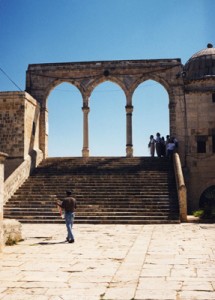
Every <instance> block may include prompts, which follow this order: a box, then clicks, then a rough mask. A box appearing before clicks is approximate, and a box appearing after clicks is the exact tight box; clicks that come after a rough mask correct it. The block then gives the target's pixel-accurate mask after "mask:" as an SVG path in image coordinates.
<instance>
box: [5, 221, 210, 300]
mask: <svg viewBox="0 0 215 300" xmlns="http://www.w3.org/2000/svg"><path fill="white" fill-rule="evenodd" d="M22 227H23V237H24V241H22V242H20V243H19V244H17V245H15V246H7V247H5V248H4V252H3V253H1V254H0V257H1V261H0V299H4V300H9V299H11V300H12V299H15V300H25V299H28V300H29V299H36V300H48V299H49V300H58V299H65V300H67V299H68V300H131V299H132V300H134V299H135V300H146V299H148V300H149V299H150V300H194V299H195V300H212V299H213V300H214V299H215V234H214V230H215V224H195V223H186V224H185V223H184V224H180V225H79V224H75V225H74V234H75V238H76V241H75V243H74V244H68V243H65V242H64V240H65V236H66V228H65V226H64V224H48V225H43V224H38V225H36V224H33V225H29V224H24V225H23V226H22Z"/></svg>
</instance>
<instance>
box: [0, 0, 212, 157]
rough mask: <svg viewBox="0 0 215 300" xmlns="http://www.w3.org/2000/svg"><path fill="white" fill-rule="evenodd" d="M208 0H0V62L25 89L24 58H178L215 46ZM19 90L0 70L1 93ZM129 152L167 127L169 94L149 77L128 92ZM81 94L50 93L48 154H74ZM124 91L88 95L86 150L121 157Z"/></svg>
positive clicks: (137, 151) (71, 90) (109, 87)
mask: <svg viewBox="0 0 215 300" xmlns="http://www.w3.org/2000/svg"><path fill="white" fill-rule="evenodd" d="M214 13H215V1H214V0H180V1H178V0H177V1H175V0H162V1H161V0H0V67H1V69H2V70H4V72H6V74H7V75H8V76H9V77H10V78H11V79H12V80H13V81H14V82H15V83H16V85H17V86H18V87H19V88H20V89H21V90H25V75H26V70H27V67H28V64H33V63H49V62H76V61H77V62H79V61H100V60H124V59H159V58H181V60H182V63H183V64H185V63H186V61H187V60H188V59H189V58H190V57H191V56H192V55H193V54H194V53H196V52H198V51H199V50H201V49H204V48H206V46H207V44H208V43H212V44H213V45H215V30H214V28H215V18H214ZM17 90H18V88H17V87H16V86H15V85H14V84H13V83H12V82H11V81H10V80H9V79H8V78H7V77H6V76H5V74H3V72H1V71H0V91H17ZM133 102H134V103H133V104H134V112H133V146H134V155H135V156H142V155H149V153H148V149H147V143H148V137H149V135H150V134H155V133H156V132H157V131H160V132H161V134H162V135H164V136H165V135H166V134H168V131H169V112H168V102H169V99H168V95H167V93H166V91H165V89H164V88H163V87H162V86H161V85H158V84H157V83H156V82H153V81H146V82H145V83H142V84H141V85H140V86H139V87H138V88H137V90H136V92H135V94H134V98H133ZM81 107H82V99H81V96H80V93H79V92H78V90H77V89H76V88H75V87H73V86H72V85H69V84H62V85H59V86H57V87H56V88H55V89H54V90H53V91H52V92H51V94H50V95H49V98H48V109H49V155H50V156H81V151H82V143H83V137H82V135H83V134H82V123H83V121H82V117H83V115H82V110H81ZM125 128H126V126H125V96H124V94H123V92H122V90H121V89H120V88H119V87H118V86H117V85H116V84H114V83H111V82H106V83H103V84H101V85H99V86H97V87H96V89H95V90H94V92H93V94H92V96H91V99H90V114H89V137H90V139H89V146H90V149H89V150H90V155H92V156H103V155H104V156H109V155H110V156H112V155H116V156H125V147H126V133H125Z"/></svg>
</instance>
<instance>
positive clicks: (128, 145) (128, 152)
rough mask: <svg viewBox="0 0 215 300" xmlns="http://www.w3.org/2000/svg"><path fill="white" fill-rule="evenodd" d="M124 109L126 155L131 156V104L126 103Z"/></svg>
mask: <svg viewBox="0 0 215 300" xmlns="http://www.w3.org/2000/svg"><path fill="white" fill-rule="evenodd" d="M125 109H126V156H127V157H133V144H132V112H133V106H132V105H127V106H126V107H125Z"/></svg>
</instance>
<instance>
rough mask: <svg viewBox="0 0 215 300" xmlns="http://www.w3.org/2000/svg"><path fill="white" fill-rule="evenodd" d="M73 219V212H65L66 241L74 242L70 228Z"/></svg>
mask: <svg viewBox="0 0 215 300" xmlns="http://www.w3.org/2000/svg"><path fill="white" fill-rule="evenodd" d="M74 218H75V213H74V212H73V213H72V212H70V211H69V212H65V222H66V228H67V239H68V240H74V236H73V234H72V226H73V222H74Z"/></svg>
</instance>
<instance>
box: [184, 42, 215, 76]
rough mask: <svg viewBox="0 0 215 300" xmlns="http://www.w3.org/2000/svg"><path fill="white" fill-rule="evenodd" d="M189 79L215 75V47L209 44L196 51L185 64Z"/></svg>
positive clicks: (185, 73)
mask: <svg viewBox="0 0 215 300" xmlns="http://www.w3.org/2000/svg"><path fill="white" fill-rule="evenodd" d="M183 74H184V78H185V79H187V80H196V79H204V78H208V77H211V76H215V48H213V45H212V44H208V46H207V48H206V49H203V50H201V51H199V52H197V53H195V54H194V55H193V56H192V57H191V58H190V59H189V60H188V61H187V63H186V64H185V66H184V73H183Z"/></svg>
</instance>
